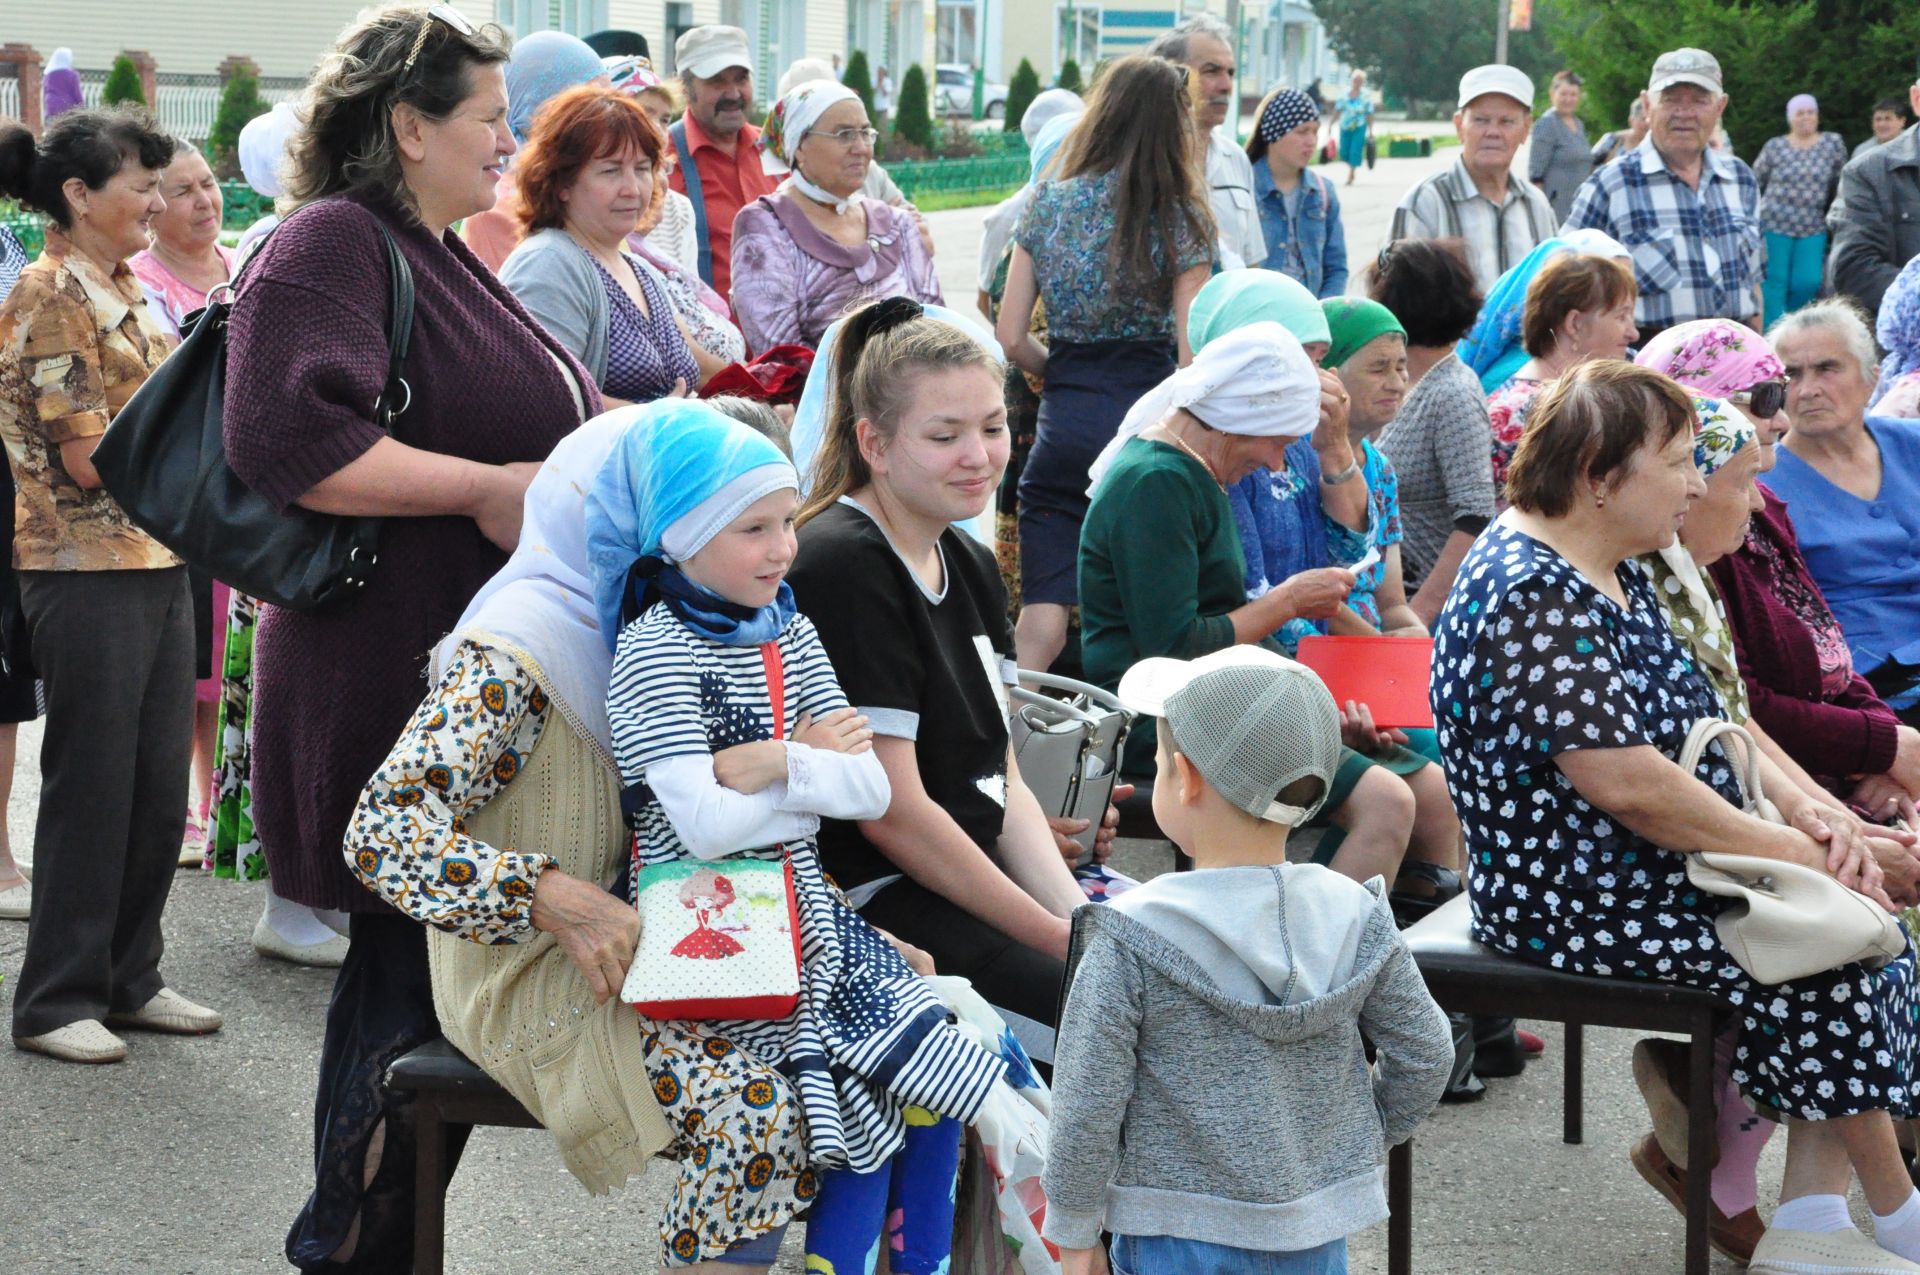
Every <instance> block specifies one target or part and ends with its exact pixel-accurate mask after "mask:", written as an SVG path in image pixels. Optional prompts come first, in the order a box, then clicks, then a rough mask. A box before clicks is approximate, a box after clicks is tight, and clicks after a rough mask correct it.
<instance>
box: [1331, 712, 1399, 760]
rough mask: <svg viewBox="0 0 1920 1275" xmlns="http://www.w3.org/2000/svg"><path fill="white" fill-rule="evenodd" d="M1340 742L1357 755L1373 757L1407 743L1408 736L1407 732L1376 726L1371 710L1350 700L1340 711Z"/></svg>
mask: <svg viewBox="0 0 1920 1275" xmlns="http://www.w3.org/2000/svg"><path fill="white" fill-rule="evenodd" d="M1340 742H1341V743H1343V744H1345V745H1346V746H1347V747H1348V748H1351V749H1353V751H1354V752H1356V753H1365V754H1367V755H1368V756H1369V757H1371V756H1373V755H1374V754H1376V753H1383V752H1385V751H1386V750H1387V749H1389V748H1392V747H1393V746H1395V745H1396V744H1404V743H1406V742H1407V735H1406V732H1405V731H1400V730H1382V729H1381V728H1380V727H1378V726H1375V725H1374V724H1373V710H1372V709H1371V708H1368V707H1367V706H1366V705H1365V704H1360V703H1356V702H1355V701H1353V700H1348V701H1347V705H1346V707H1345V708H1343V709H1341V710H1340Z"/></svg>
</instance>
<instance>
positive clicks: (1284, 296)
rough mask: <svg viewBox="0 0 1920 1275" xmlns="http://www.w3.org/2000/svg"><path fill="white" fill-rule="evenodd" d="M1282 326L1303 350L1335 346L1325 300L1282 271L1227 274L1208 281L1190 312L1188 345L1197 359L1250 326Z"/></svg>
mask: <svg viewBox="0 0 1920 1275" xmlns="http://www.w3.org/2000/svg"><path fill="white" fill-rule="evenodd" d="M1262 322H1272V323H1278V324H1279V325H1280V326H1281V327H1283V328H1285V329H1286V330H1287V331H1289V332H1291V333H1293V336H1294V339H1295V340H1297V341H1299V342H1300V344H1302V345H1312V344H1313V343H1314V342H1316V341H1329V342H1330V341H1332V340H1333V336H1332V334H1331V333H1330V332H1329V331H1328V329H1327V314H1326V311H1324V310H1322V309H1321V308H1320V298H1318V297H1316V296H1314V295H1313V293H1311V292H1309V291H1307V288H1306V285H1304V284H1302V283H1301V282H1300V281H1299V280H1297V279H1290V278H1288V277H1287V276H1286V275H1283V274H1281V273H1280V272H1279V271H1278V270H1267V269H1264V268H1261V267H1258V266H1252V267H1247V268H1245V269H1240V270H1222V271H1221V272H1220V273H1219V274H1217V275H1215V276H1213V278H1211V279H1209V280H1207V282H1206V284H1205V285H1204V286H1202V287H1201V289H1200V291H1199V292H1198V293H1197V294H1195V296H1194V298H1193V306H1192V308H1191V309H1189V310H1188V311H1187V342H1188V344H1189V345H1191V346H1192V347H1193V352H1194V353H1195V354H1198V353H1200V351H1201V350H1203V349H1205V348H1206V347H1207V346H1208V345H1209V344H1210V343H1212V342H1213V341H1215V340H1218V339H1219V338H1220V337H1223V336H1225V335H1226V334H1227V333H1229V332H1232V331H1234V330H1236V329H1238V328H1244V327H1246V326H1247V325H1248V324H1250V323H1262Z"/></svg>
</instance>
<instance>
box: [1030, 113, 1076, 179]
mask: <svg viewBox="0 0 1920 1275" xmlns="http://www.w3.org/2000/svg"><path fill="white" fill-rule="evenodd" d="M1086 113H1087V112H1086V110H1085V109H1084V108H1082V109H1078V110H1066V111H1062V112H1061V113H1060V114H1058V115H1055V116H1054V117H1053V118H1052V119H1050V120H1048V121H1047V122H1046V123H1045V124H1044V125H1042V126H1041V128H1040V131H1039V133H1037V134H1036V135H1035V136H1034V139H1033V146H1032V147H1031V148H1030V150H1029V151H1028V159H1029V166H1028V176H1027V180H1028V181H1029V182H1037V181H1039V180H1040V177H1041V175H1042V174H1043V173H1045V172H1046V171H1047V165H1048V164H1051V163H1052V162H1053V157H1054V156H1055V155H1057V154H1059V153H1060V147H1061V146H1062V145H1063V144H1064V143H1065V142H1066V140H1067V134H1069V133H1071V132H1073V126H1074V125H1075V124H1078V123H1079V122H1080V120H1081V118H1082V117H1083V116H1085V115H1086Z"/></svg>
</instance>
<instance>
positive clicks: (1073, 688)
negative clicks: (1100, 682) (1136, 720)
mask: <svg viewBox="0 0 1920 1275" xmlns="http://www.w3.org/2000/svg"><path fill="white" fill-rule="evenodd" d="M1014 676H1015V678H1016V679H1017V682H1016V684H1015V685H1014V686H1013V687H1011V688H1010V689H1011V690H1012V691H1013V692H1015V695H1014V698H1016V699H1022V698H1026V697H1027V696H1031V695H1032V694H1033V692H1031V691H1023V688H1022V687H1020V686H1019V685H1018V684H1017V683H1018V682H1032V683H1033V684H1034V685H1035V686H1044V687H1046V688H1047V689H1048V690H1054V691H1065V692H1067V693H1068V694H1069V695H1084V696H1086V697H1087V699H1088V701H1089V702H1091V703H1094V704H1098V705H1099V706H1100V707H1101V708H1104V709H1106V710H1107V711H1109V712H1114V713H1125V714H1126V715H1127V716H1128V717H1129V718H1132V717H1133V715H1134V714H1133V713H1132V711H1131V710H1129V709H1128V708H1127V706H1126V705H1125V704H1122V703H1121V702H1120V697H1119V696H1118V695H1115V694H1114V693H1113V692H1112V691H1109V690H1106V689H1105V688H1103V687H1099V686H1095V685H1093V683H1091V682H1079V681H1075V680H1074V679H1073V678H1071V677H1061V676H1060V675H1059V674H1058V673H1030V672H1028V671H1027V670H1026V669H1020V670H1018V671H1017V672H1016V673H1015V675H1014ZM1048 699H1049V700H1051V702H1052V703H1053V704H1062V703H1063V701H1061V700H1057V699H1053V698H1052V697H1051V696H1049V697H1048ZM1028 702H1031V701H1030V700H1029V701H1028ZM1064 706H1065V707H1068V708H1072V707H1073V706H1072V705H1070V704H1069V705H1064ZM1076 711H1078V710H1076ZM1088 720H1092V718H1091V717H1089V718H1088Z"/></svg>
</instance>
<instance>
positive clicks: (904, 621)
mask: <svg viewBox="0 0 1920 1275" xmlns="http://www.w3.org/2000/svg"><path fill="white" fill-rule="evenodd" d="M940 553H941V557H942V559H943V560H944V563H945V571H944V572H943V574H944V575H945V577H946V578H945V584H946V589H945V592H944V593H943V594H942V595H941V596H940V597H938V598H936V597H933V596H931V595H930V594H929V593H928V592H927V590H926V589H925V588H924V587H923V586H922V585H921V583H920V578H919V577H918V576H917V575H915V574H914V572H913V570H912V568H910V567H908V566H907V564H906V562H905V561H904V560H903V559H902V558H901V557H900V555H899V554H898V553H896V552H894V548H893V545H892V543H891V542H890V541H888V539H887V536H886V533H885V532H884V531H882V530H881V529H880V526H879V524H878V523H876V522H874V521H873V519H872V518H870V517H869V516H868V515H867V514H866V512H865V511H864V510H862V509H861V508H860V507H859V506H857V505H854V504H852V503H850V502H848V501H842V502H840V503H839V504H837V505H834V506H833V507H832V508H830V509H828V510H826V511H825V512H823V513H821V514H819V515H818V516H816V517H815V518H814V519H813V520H812V521H810V522H808V523H807V525H806V526H804V527H802V528H801V529H800V553H799V556H798V557H797V558H796V559H795V560H794V564H793V569H792V570H791V571H790V572H789V573H788V576H787V579H788V581H789V582H790V583H791V584H792V585H793V594H794V600H795V602H796V603H797V604H798V605H799V608H800V613H801V614H802V615H804V616H806V617H807V618H808V619H810V620H812V621H813V626H814V628H815V629H817V630H819V633H820V641H821V644H822V645H824V646H825V647H826V650H827V658H828V659H830V660H832V661H833V669H834V672H835V674H837V675H838V677H839V679H840V686H841V689H843V690H844V691H846V693H847V700H848V702H849V703H851V704H852V705H853V706H854V707H855V708H857V709H858V710H859V711H860V712H862V713H865V714H866V715H867V716H868V717H870V718H872V719H873V720H872V722H871V725H872V727H873V731H874V733H875V734H879V735H892V736H895V737H898V738H902V739H911V740H913V741H914V743H915V751H916V753H917V755H918V759H919V763H920V782H921V784H922V785H923V786H925V788H926V790H927V795H928V796H929V797H931V798H933V800H934V801H935V802H937V803H938V804H939V805H940V807H941V808H942V809H944V810H945V811H946V812H947V813H948V814H949V815H952V816H953V819H954V822H955V823H957V824H959V825H960V830H961V831H962V832H964V833H966V834H967V836H968V837H970V838H971V839H972V840H973V842H974V844H975V845H978V846H980V847H981V848H982V849H987V848H990V847H991V846H992V845H993V843H994V842H995V840H997V839H998V838H999V836H1000V827H1001V824H1002V823H1003V822H1004V820H1005V818H1006V805H1007V683H1008V681H1009V680H1010V679H1011V677H1012V675H1013V671H1014V666H1013V655H1012V652H1013V631H1012V629H1011V628H1009V627H1008V625H1007V595H1006V589H1005V587H1004V586H1003V585H1002V584H1001V582H1000V569H999V567H998V565H997V564H996V563H995V561H994V558H993V554H992V553H991V552H989V551H988V550H987V549H986V548H985V547H984V546H982V545H979V544H976V543H974V542H973V541H972V540H971V539H969V538H968V537H967V536H966V534H965V533H963V532H960V531H957V530H954V529H953V528H948V529H947V531H946V532H945V533H943V534H942V535H941V537H940ZM820 857H821V861H822V862H823V864H824V865H825V867H826V869H827V871H828V872H830V873H832V874H833V877H834V879H835V880H836V881H838V882H839V884H840V886H841V887H842V888H843V889H849V890H851V889H852V888H854V887H855V886H858V885H861V884H863V883H865V882H868V881H872V880H874V879H875V878H877V877H884V876H890V875H893V874H894V873H895V872H897V871H898V869H896V868H895V867H894V866H893V864H892V863H891V861H889V860H888V859H887V858H886V857H885V856H884V855H882V854H881V853H880V851H879V850H877V849H876V848H875V847H874V845H873V843H872V842H870V841H868V840H867V839H866V837H864V836H862V835H861V832H860V829H859V827H858V826H856V825H854V824H852V823H847V822H844V821H842V820H836V819H823V820H821V821H820Z"/></svg>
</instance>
